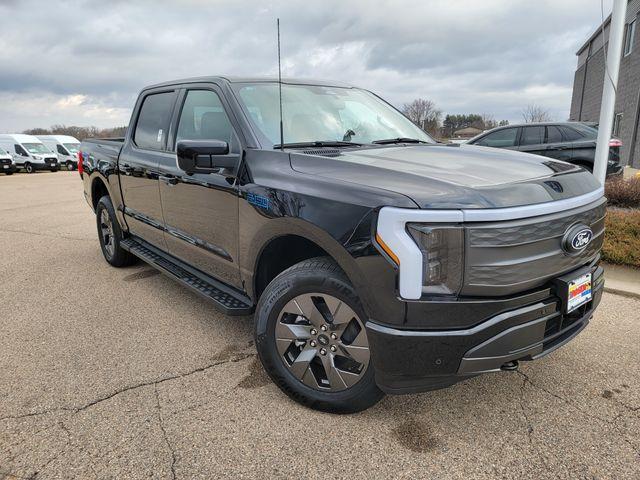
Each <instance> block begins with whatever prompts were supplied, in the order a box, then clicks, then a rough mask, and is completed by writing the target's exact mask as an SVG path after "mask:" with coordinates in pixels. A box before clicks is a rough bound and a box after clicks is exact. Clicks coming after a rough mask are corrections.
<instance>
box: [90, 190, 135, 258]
mask: <svg viewBox="0 0 640 480" xmlns="http://www.w3.org/2000/svg"><path fill="white" fill-rule="evenodd" d="M96 221H97V225H98V238H99V240H100V248H101V249H102V255H103V256H104V259H105V260H106V261H107V262H108V263H109V264H111V265H112V266H114V267H126V266H128V265H131V264H133V263H135V261H136V257H135V256H134V255H131V254H130V253H129V252H127V251H126V250H125V249H123V248H122V247H121V246H120V241H121V240H122V238H123V235H122V230H121V229H120V224H119V223H118V219H117V218H116V212H115V210H114V209H113V204H112V203H111V199H110V198H109V197H108V196H107V195H105V196H104V197H102V198H101V199H100V200H98V206H97V207H96Z"/></svg>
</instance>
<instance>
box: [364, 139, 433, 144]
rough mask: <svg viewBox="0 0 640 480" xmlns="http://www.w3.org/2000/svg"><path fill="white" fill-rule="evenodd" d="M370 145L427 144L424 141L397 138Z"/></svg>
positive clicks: (376, 141) (378, 141) (377, 141)
mask: <svg viewBox="0 0 640 480" xmlns="http://www.w3.org/2000/svg"><path fill="white" fill-rule="evenodd" d="M371 143H376V144H378V145H388V144H391V143H429V142H425V141H424V140H418V139H417V138H407V137H398V138H386V139H384V140H374V141H373V142H371Z"/></svg>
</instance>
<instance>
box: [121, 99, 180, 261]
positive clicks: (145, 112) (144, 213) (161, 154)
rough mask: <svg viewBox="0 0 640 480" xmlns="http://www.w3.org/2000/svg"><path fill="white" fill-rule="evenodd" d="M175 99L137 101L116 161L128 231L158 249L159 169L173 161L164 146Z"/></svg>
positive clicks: (160, 241)
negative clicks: (162, 162) (126, 135)
mask: <svg viewBox="0 0 640 480" xmlns="http://www.w3.org/2000/svg"><path fill="white" fill-rule="evenodd" d="M176 96H177V92H176V91H175V90H171V91H162V92H152V93H149V94H147V95H145V96H144V97H142V98H141V99H140V100H139V102H142V106H141V107H140V108H139V110H138V116H137V120H136V122H135V124H134V126H133V127H132V128H134V130H133V132H132V133H131V136H130V138H129V140H128V141H127V142H125V145H124V147H123V149H122V152H120V158H119V160H118V168H119V170H120V186H121V188H122V195H123V198H124V214H125V218H126V221H127V225H128V226H129V230H130V231H131V233H133V234H134V235H137V236H139V237H141V238H142V239H143V240H146V241H147V242H149V243H151V244H153V245H155V246H157V247H159V248H161V249H166V245H165V243H164V232H163V229H164V226H163V219H162V205H161V204H160V190H159V187H158V165H159V164H160V161H161V160H162V159H164V158H165V157H169V158H173V157H174V156H173V155H171V154H169V153H168V152H167V150H166V143H167V132H168V131H169V124H170V122H171V116H172V114H173V108H174V104H175V100H176Z"/></svg>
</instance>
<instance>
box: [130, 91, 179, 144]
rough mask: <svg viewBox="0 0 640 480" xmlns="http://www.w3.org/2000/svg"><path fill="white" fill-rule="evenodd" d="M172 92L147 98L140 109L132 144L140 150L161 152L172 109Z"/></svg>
mask: <svg viewBox="0 0 640 480" xmlns="http://www.w3.org/2000/svg"><path fill="white" fill-rule="evenodd" d="M173 100H174V92H165V93H156V94H153V95H149V96H147V97H146V98H145V99H144V101H143V103H142V108H141V109H140V114H139V115H138V122H137V124H136V130H135V132H134V134H133V141H134V143H135V144H136V145H137V146H138V147H140V148H147V149H150V150H162V148H163V147H164V140H165V138H166V136H167V129H168V125H169V119H170V118H171V110H172V108H173Z"/></svg>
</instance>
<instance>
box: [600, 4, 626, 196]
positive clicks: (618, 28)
mask: <svg viewBox="0 0 640 480" xmlns="http://www.w3.org/2000/svg"><path fill="white" fill-rule="evenodd" d="M626 14H627V0H613V12H612V13H611V23H610V25H609V46H608V48H607V49H606V53H607V57H606V67H605V72H604V84H603V88H602V104H601V106H600V124H599V125H598V141H597V145H596V157H595V162H594V164H593V174H594V175H595V177H596V178H597V179H598V180H599V181H600V183H601V184H602V185H604V181H605V178H606V176H607V161H608V160H609V142H610V140H611V130H612V128H613V117H614V114H615V106H616V87H617V85H618V73H619V72H620V58H621V57H622V43H623V41H624V27H625V23H624V21H625V16H626ZM603 28H604V27H603ZM606 41H607V39H606V38H603V39H602V42H603V44H604V43H605V42H606Z"/></svg>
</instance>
